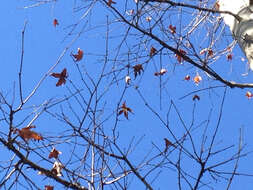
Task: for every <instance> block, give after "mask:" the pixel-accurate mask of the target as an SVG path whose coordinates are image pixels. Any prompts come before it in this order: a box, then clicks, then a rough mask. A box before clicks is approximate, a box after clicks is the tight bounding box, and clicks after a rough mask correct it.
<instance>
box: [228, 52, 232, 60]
mask: <svg viewBox="0 0 253 190" xmlns="http://www.w3.org/2000/svg"><path fill="white" fill-rule="evenodd" d="M232 59H233V55H232V54H231V53H230V54H228V55H227V60H228V61H231V60H232Z"/></svg>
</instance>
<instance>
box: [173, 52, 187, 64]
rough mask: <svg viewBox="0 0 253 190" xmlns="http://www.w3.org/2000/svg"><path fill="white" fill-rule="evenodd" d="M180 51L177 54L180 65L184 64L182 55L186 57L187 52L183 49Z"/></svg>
mask: <svg viewBox="0 0 253 190" xmlns="http://www.w3.org/2000/svg"><path fill="white" fill-rule="evenodd" d="M178 51H179V53H178V54H176V55H175V56H176V58H177V61H178V62H179V63H182V62H183V58H182V56H181V55H186V52H185V51H184V50H182V49H179V50H178Z"/></svg>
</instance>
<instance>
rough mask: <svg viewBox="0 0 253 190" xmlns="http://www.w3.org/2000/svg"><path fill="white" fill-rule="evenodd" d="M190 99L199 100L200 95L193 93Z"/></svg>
mask: <svg viewBox="0 0 253 190" xmlns="http://www.w3.org/2000/svg"><path fill="white" fill-rule="evenodd" d="M192 100H193V101H195V100H198V101H199V100H200V97H199V96H198V95H197V94H195V95H194V96H193V97H192Z"/></svg>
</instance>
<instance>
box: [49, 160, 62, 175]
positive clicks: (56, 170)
mask: <svg viewBox="0 0 253 190" xmlns="http://www.w3.org/2000/svg"><path fill="white" fill-rule="evenodd" d="M63 167H64V166H63V165H62V164H61V163H60V162H58V161H55V162H54V165H53V168H52V169H51V172H52V173H53V174H54V175H57V176H62V171H61V170H62V168H63Z"/></svg>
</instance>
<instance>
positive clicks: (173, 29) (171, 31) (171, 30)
mask: <svg viewBox="0 0 253 190" xmlns="http://www.w3.org/2000/svg"><path fill="white" fill-rule="evenodd" d="M169 30H170V33H171V34H175V33H176V27H175V26H172V25H171V24H170V25H169Z"/></svg>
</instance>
